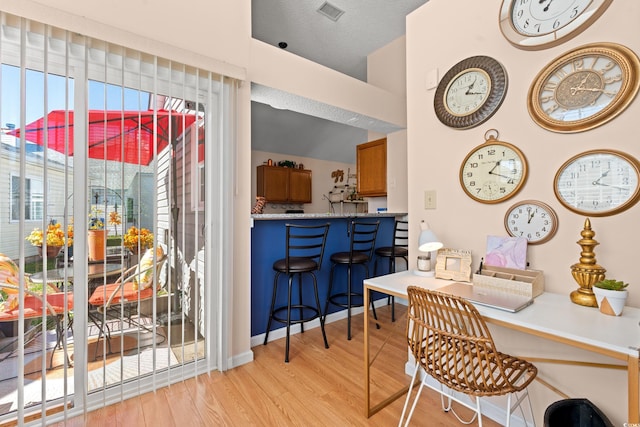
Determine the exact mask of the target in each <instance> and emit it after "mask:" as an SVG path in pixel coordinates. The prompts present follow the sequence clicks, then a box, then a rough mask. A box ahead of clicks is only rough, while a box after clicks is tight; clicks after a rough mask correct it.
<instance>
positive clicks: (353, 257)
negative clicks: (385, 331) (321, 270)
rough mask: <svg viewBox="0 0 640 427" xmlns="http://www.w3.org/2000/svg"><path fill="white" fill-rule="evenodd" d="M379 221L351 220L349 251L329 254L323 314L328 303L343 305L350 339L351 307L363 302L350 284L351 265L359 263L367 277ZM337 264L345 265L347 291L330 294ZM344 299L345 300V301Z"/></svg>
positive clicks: (360, 293)
mask: <svg viewBox="0 0 640 427" xmlns="http://www.w3.org/2000/svg"><path fill="white" fill-rule="evenodd" d="M379 226H380V221H376V222H363V221H351V224H350V227H349V234H350V236H351V237H350V243H349V252H336V253H334V254H332V255H331V262H332V265H331V275H330V278H329V296H328V298H327V303H326V305H325V307H324V313H325V314H324V315H325V317H326V315H327V312H328V309H329V303H331V304H333V305H337V306H338V307H343V308H346V309H347V339H349V340H350V339H351V308H352V307H362V306H363V304H364V298H363V294H362V292H355V291H354V290H353V286H352V284H351V267H352V266H354V265H361V266H362V267H364V269H365V274H366V275H365V278H368V277H369V261H371V258H372V256H373V249H374V247H375V244H376V235H377V234H378V227H379ZM339 265H344V266H346V267H347V291H346V292H341V293H337V294H332V293H331V292H332V290H333V273H334V271H335V268H336V267H337V266H339ZM353 297H356V298H360V299H361V301H360V302H358V301H356V302H355V303H354V302H353ZM345 299H346V301H345ZM371 306H372V307H373V317H374V318H375V319H376V320H377V319H378V317H377V316H376V309H375V306H374V304H373V300H372V301H371Z"/></svg>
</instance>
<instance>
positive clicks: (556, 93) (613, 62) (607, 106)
mask: <svg viewBox="0 0 640 427" xmlns="http://www.w3.org/2000/svg"><path fill="white" fill-rule="evenodd" d="M638 88H640V60H639V59H638V57H637V56H636V55H635V53H633V52H632V51H631V50H630V49H628V48H626V47H624V46H622V45H619V44H614V43H594V44H588V45H584V46H580V47H578V48H576V49H573V50H571V51H569V52H567V53H565V54H564V55H562V56H560V57H559V58H556V59H555V60H553V61H552V62H551V63H550V64H549V65H547V66H546V67H545V68H544V69H543V70H542V71H541V72H540V73H539V74H538V75H537V76H536V78H535V80H534V81H533V84H532V85H531V88H530V89H529V96H528V105H527V107H528V109H529V114H530V115H531V118H532V119H533V120H534V121H535V122H536V123H537V124H538V125H540V126H542V127H543V128H545V129H548V130H551V131H554V132H565V133H569V132H580V131H584V130H588V129H592V128H595V127H597V126H600V125H602V124H604V123H606V122H608V121H610V120H612V119H613V118H614V117H616V116H617V115H618V114H620V113H621V112H622V111H624V109H625V108H627V106H628V105H629V104H630V103H631V101H633V98H634V97H635V96H636V94H637V92H638Z"/></svg>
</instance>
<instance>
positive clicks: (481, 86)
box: [444, 68, 491, 116]
mask: <svg viewBox="0 0 640 427" xmlns="http://www.w3.org/2000/svg"><path fill="white" fill-rule="evenodd" d="M490 91H491V78H490V77H489V74H487V72H486V71H484V70H482V69H480V68H473V69H469V70H465V71H463V72H461V73H460V74H458V75H457V76H455V77H454V78H453V79H452V80H451V82H450V83H449V85H448V86H447V88H446V90H445V91H444V96H445V99H444V101H445V102H444V105H445V107H446V109H447V111H448V112H449V113H451V114H452V115H454V116H466V115H469V114H472V113H474V112H476V111H478V109H479V108H480V107H482V105H483V104H484V103H485V101H486V100H487V97H488V96H489V92H490Z"/></svg>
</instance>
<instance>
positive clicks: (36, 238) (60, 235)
mask: <svg viewBox="0 0 640 427" xmlns="http://www.w3.org/2000/svg"><path fill="white" fill-rule="evenodd" d="M43 234H44V233H43V232H42V230H41V229H39V228H34V229H33V231H32V232H31V234H29V235H28V236H27V238H26V240H28V241H29V243H31V244H32V245H33V246H42V244H43V243H42V241H43ZM72 235H73V228H72V229H71V236H72ZM46 239H47V246H64V245H65V243H66V241H67V238H66V236H65V233H64V231H62V225H61V224H49V226H48V227H47V237H46ZM72 243H73V240H72V239H69V245H71V244H72Z"/></svg>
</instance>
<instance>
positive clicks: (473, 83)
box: [465, 77, 478, 95]
mask: <svg viewBox="0 0 640 427" xmlns="http://www.w3.org/2000/svg"><path fill="white" fill-rule="evenodd" d="M476 80H478V77H476V78H474V79H473V82H471V84H470V85H469V87H468V88H467V91H466V92H465V95H470V93H469V91H470V90H471V89H473V85H475V84H476Z"/></svg>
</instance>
